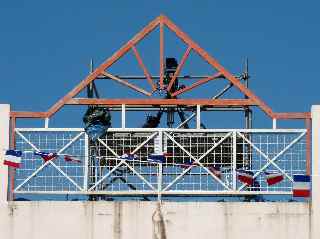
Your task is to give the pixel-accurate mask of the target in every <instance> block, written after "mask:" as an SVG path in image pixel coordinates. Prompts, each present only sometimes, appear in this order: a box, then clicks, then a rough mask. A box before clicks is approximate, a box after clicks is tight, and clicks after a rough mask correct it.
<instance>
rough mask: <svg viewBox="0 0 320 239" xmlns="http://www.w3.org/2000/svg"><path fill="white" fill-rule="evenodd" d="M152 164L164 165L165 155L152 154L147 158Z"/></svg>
mask: <svg viewBox="0 0 320 239" xmlns="http://www.w3.org/2000/svg"><path fill="white" fill-rule="evenodd" d="M147 160H148V161H150V162H155V163H163V162H164V161H165V160H166V155H165V154H150V155H149V156H148V158H147Z"/></svg>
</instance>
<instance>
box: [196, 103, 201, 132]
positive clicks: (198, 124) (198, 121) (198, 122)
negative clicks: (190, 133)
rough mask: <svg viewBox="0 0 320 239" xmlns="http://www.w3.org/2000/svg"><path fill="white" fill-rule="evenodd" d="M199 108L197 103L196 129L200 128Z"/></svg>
mask: <svg viewBox="0 0 320 239" xmlns="http://www.w3.org/2000/svg"><path fill="white" fill-rule="evenodd" d="M200 114H201V108H200V105H197V129H200V126H201V116H200Z"/></svg>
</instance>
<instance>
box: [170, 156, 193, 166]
mask: <svg viewBox="0 0 320 239" xmlns="http://www.w3.org/2000/svg"><path fill="white" fill-rule="evenodd" d="M165 156H166V155H165ZM179 166H180V167H181V168H185V169H187V168H189V167H190V166H195V162H192V160H190V161H187V162H185V163H182V164H179Z"/></svg>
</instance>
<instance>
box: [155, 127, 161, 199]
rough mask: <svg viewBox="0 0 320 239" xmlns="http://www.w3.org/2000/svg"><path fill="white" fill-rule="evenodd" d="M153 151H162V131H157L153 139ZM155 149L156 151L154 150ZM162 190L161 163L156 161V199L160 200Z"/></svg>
mask: <svg viewBox="0 0 320 239" xmlns="http://www.w3.org/2000/svg"><path fill="white" fill-rule="evenodd" d="M155 144H157V145H154V148H155V153H163V132H162V131H159V135H158V136H157V138H156V139H155ZM156 151H157V152H156ZM161 191H162V163H158V201H161Z"/></svg>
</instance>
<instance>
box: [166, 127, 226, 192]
mask: <svg viewBox="0 0 320 239" xmlns="http://www.w3.org/2000/svg"><path fill="white" fill-rule="evenodd" d="M164 134H165V135H166V136H167V137H168V138H169V139H170V140H171V141H172V142H173V143H175V144H176V145H177V146H178V147H179V148H180V149H181V150H183V151H184V152H185V153H186V154H187V155H188V156H189V157H190V158H192V160H194V161H195V162H196V163H197V164H198V165H199V166H200V167H202V168H203V169H204V170H205V171H207V172H208V174H210V175H211V176H212V177H213V178H214V179H215V180H216V181H218V182H219V183H220V184H221V185H222V186H223V187H224V188H226V189H227V190H231V189H230V188H229V187H228V186H227V185H226V184H225V183H224V182H223V181H222V180H220V179H219V178H218V177H217V176H216V175H214V174H213V173H212V172H211V171H210V170H209V169H207V167H205V166H204V165H203V164H202V163H201V162H200V161H201V160H202V159H203V158H204V157H206V156H207V155H208V154H209V153H210V152H211V151H212V150H214V149H215V148H216V147H218V146H219V145H220V144H221V143H222V142H223V141H224V140H226V139H227V138H228V137H230V136H231V135H232V132H229V133H228V134H226V135H225V136H224V137H223V138H222V139H221V140H219V142H217V143H216V144H214V145H213V146H212V147H211V148H210V149H209V150H207V152H205V153H204V154H203V155H201V157H199V158H198V159H197V158H195V157H194V156H193V155H192V154H191V153H190V152H189V151H188V150H186V149H185V148H184V147H183V146H182V145H181V144H179V143H178V142H177V141H176V140H175V139H174V138H173V137H172V136H171V135H170V134H168V133H166V132H164ZM192 167H193V166H192V165H191V166H190V167H189V168H187V169H186V170H184V171H183V172H182V173H181V174H180V175H179V176H178V177H176V178H175V179H174V180H173V181H172V182H171V183H170V184H169V185H167V186H166V187H165V188H164V189H163V191H166V190H168V189H169V188H170V187H172V186H173V185H174V184H175V183H176V182H177V181H178V180H179V179H180V178H182V177H183V176H184V175H185V174H186V173H187V172H189V171H190V170H191V168H192Z"/></svg>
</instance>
